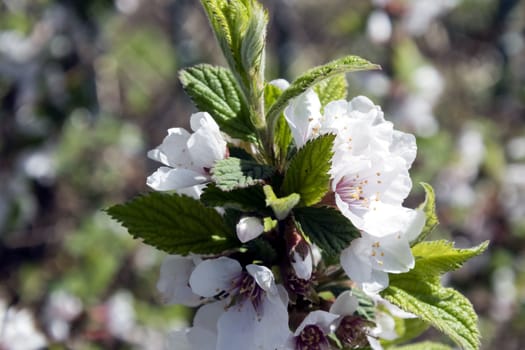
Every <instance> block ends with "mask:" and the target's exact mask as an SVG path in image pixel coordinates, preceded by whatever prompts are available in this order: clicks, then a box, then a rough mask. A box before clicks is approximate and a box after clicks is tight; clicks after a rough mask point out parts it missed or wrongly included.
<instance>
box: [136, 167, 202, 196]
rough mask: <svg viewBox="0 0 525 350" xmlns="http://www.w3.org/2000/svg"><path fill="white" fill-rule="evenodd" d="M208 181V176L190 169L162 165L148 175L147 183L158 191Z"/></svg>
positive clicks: (176, 188)
mask: <svg viewBox="0 0 525 350" xmlns="http://www.w3.org/2000/svg"><path fill="white" fill-rule="evenodd" d="M206 181H208V178H207V177H205V176H203V175H201V174H199V173H197V172H195V171H193V170H189V169H182V168H176V169H173V168H168V167H164V166H163V167H160V168H158V169H157V171H155V172H154V173H153V174H151V175H150V176H148V178H147V180H146V184H147V185H148V186H149V187H151V188H153V189H154V190H156V191H173V190H178V189H182V188H186V187H191V186H194V185H198V184H201V183H203V182H206Z"/></svg>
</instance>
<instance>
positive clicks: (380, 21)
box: [366, 10, 392, 44]
mask: <svg viewBox="0 0 525 350" xmlns="http://www.w3.org/2000/svg"><path fill="white" fill-rule="evenodd" d="M366 33H367V35H368V37H369V38H370V40H371V41H372V42H374V43H378V44H383V43H386V42H387V41H388V40H390V37H391V36H392V22H390V17H388V15H387V14H386V12H385V11H383V10H374V11H372V13H370V16H368V21H367V23H366Z"/></svg>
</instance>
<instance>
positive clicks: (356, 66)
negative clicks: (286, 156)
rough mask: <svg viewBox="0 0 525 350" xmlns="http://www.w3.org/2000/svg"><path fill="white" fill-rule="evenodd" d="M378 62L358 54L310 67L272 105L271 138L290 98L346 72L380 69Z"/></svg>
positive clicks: (267, 114)
mask: <svg viewBox="0 0 525 350" xmlns="http://www.w3.org/2000/svg"><path fill="white" fill-rule="evenodd" d="M379 68H380V67H379V66H378V65H376V64H372V63H370V62H368V61H367V60H365V59H363V58H360V57H357V56H346V57H343V58H340V59H337V60H334V61H332V62H329V63H327V64H325V65H323V66H318V67H315V68H312V69H310V70H309V71H307V72H306V73H304V74H303V75H301V76H300V77H299V78H297V79H296V80H294V82H293V83H292V84H290V86H289V87H288V89H286V90H285V91H284V92H283V94H282V95H281V96H279V98H278V99H277V101H276V102H275V103H274V104H273V105H272V108H270V110H269V111H268V113H266V123H267V125H268V128H269V129H268V130H269V132H270V136H271V137H270V139H273V133H274V129H275V125H276V123H277V120H278V118H279V116H280V115H281V113H282V111H283V110H284V108H285V107H286V106H287V105H288V103H289V102H290V100H291V99H292V98H294V97H296V96H299V95H300V94H302V93H303V92H305V91H306V90H307V89H308V88H311V87H313V86H314V85H315V84H317V83H320V82H321V81H323V80H325V79H328V78H330V77H333V76H335V75H339V74H342V73H346V72H355V71H362V70H371V69H379Z"/></svg>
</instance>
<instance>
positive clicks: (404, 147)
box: [285, 89, 416, 229]
mask: <svg viewBox="0 0 525 350" xmlns="http://www.w3.org/2000/svg"><path fill="white" fill-rule="evenodd" d="M320 110H321V103H320V101H319V97H318V96H317V94H316V93H315V92H314V91H313V90H311V89H310V90H308V91H306V92H305V93H303V94H302V95H300V96H298V97H297V98H296V99H294V100H293V101H292V103H291V104H290V105H289V106H288V107H287V108H286V110H285V117H286V120H287V121H288V124H289V125H290V128H291V130H292V134H293V136H294V140H295V143H296V145H297V147H301V146H302V145H304V143H306V141H308V140H309V139H312V138H315V137H318V136H319V135H322V134H327V133H334V134H335V135H336V139H335V141H334V147H333V151H334V156H333V158H332V168H331V169H330V175H331V176H332V191H333V192H334V195H335V202H336V204H337V206H338V208H339V210H341V212H342V213H343V215H345V216H346V217H348V218H349V219H350V220H351V221H352V223H353V224H354V225H355V226H356V227H358V228H360V229H362V228H363V225H364V222H363V215H364V214H365V213H367V212H368V211H369V210H370V209H371V206H372V205H373V203H374V202H378V201H381V202H385V203H388V204H395V205H401V203H402V202H403V200H404V199H405V198H406V197H407V195H408V193H409V192H410V189H411V187H412V181H411V179H410V175H409V173H408V169H409V168H410V167H411V165H412V162H413V161H414V159H415V156H416V142H415V138H414V136H413V135H410V134H406V133H403V132H400V131H397V130H394V128H393V125H392V123H391V122H388V121H385V119H384V115H383V112H382V110H381V108H380V107H379V106H376V105H374V103H373V102H372V101H370V100H369V99H368V98H367V97H364V96H358V97H355V98H354V99H352V100H351V101H344V100H338V101H333V102H330V103H328V104H327V105H326V106H325V108H324V114H323V115H321V111H320Z"/></svg>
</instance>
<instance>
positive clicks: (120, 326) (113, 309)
mask: <svg viewBox="0 0 525 350" xmlns="http://www.w3.org/2000/svg"><path fill="white" fill-rule="evenodd" d="M107 317H108V328H109V332H110V333H111V334H112V335H114V336H115V337H119V338H122V339H127V338H128V336H129V334H130V333H132V330H133V329H134V327H135V307H134V306H133V295H131V293H129V292H124V291H120V292H117V293H115V294H114V295H113V296H111V298H110V299H109V300H108V302H107Z"/></svg>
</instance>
